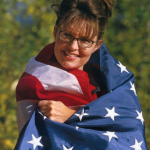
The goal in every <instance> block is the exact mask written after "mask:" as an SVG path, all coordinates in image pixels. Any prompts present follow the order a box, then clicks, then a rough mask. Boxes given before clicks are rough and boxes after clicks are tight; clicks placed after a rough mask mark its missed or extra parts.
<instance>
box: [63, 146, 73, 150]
mask: <svg viewBox="0 0 150 150" xmlns="http://www.w3.org/2000/svg"><path fill="white" fill-rule="evenodd" d="M72 149H73V147H71V148H69V149H67V148H66V147H65V146H64V145H63V150H72Z"/></svg>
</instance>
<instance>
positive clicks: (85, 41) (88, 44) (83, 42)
mask: <svg viewBox="0 0 150 150" xmlns="http://www.w3.org/2000/svg"><path fill="white" fill-rule="evenodd" d="M78 43H79V45H80V46H81V47H84V48H89V47H91V46H92V44H93V43H92V41H91V40H88V39H79V40H78Z"/></svg>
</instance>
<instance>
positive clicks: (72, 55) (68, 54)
mask: <svg viewBox="0 0 150 150" xmlns="http://www.w3.org/2000/svg"><path fill="white" fill-rule="evenodd" d="M63 52H64V54H65V55H66V56H69V57H72V58H76V57H79V55H76V54H70V53H68V52H66V51H63Z"/></svg>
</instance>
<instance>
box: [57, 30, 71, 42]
mask: <svg viewBox="0 0 150 150" xmlns="http://www.w3.org/2000/svg"><path fill="white" fill-rule="evenodd" d="M59 38H60V39H61V40H63V41H66V42H71V41H72V40H73V39H74V36H73V35H72V34H70V33H68V32H60V33H59Z"/></svg>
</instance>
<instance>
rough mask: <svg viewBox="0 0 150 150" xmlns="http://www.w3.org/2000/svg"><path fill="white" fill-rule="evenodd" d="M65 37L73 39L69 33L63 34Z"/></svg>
mask: <svg viewBox="0 0 150 150" xmlns="http://www.w3.org/2000/svg"><path fill="white" fill-rule="evenodd" d="M63 35H64V36H65V37H72V35H71V34H70V33H67V32H63Z"/></svg>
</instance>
